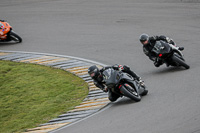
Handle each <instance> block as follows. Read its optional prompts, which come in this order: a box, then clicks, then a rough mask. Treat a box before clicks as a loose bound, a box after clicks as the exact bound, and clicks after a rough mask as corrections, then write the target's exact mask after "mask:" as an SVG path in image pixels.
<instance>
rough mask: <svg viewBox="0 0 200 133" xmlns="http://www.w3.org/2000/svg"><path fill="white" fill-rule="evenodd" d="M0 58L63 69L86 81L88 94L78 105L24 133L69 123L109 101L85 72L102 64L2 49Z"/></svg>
mask: <svg viewBox="0 0 200 133" xmlns="http://www.w3.org/2000/svg"><path fill="white" fill-rule="evenodd" d="M0 60H9V61H14V62H23V63H33V64H39V65H45V66H51V67H54V68H58V69H63V70H65V71H68V72H70V73H72V74H75V75H76V76H78V77H80V78H82V79H83V80H84V81H85V82H87V83H88V88H89V94H88V96H87V97H86V98H85V99H84V100H83V102H82V103H81V104H80V105H78V106H76V107H75V108H74V109H72V110H70V111H68V112H66V113H65V114H62V115H60V116H58V117H57V118H55V119H52V120H50V121H49V122H47V123H44V124H40V125H39V126H38V127H36V128H32V129H27V130H26V133H44V132H50V131H53V130H55V129H58V128H61V127H63V126H66V125H70V124H72V123H74V122H77V121H80V120H81V119H83V118H86V117H89V116H90V115H92V114H94V113H96V112H98V111H99V110H101V109H102V108H104V107H105V106H107V105H108V104H109V103H110V101H109V100H108V97H107V94H106V93H104V92H102V90H100V89H99V88H97V87H96V86H95V85H94V83H93V80H92V79H91V78H90V76H89V75H88V73H87V70H88V68H89V67H90V66H91V65H97V66H98V67H99V68H101V67H103V66H105V65H104V64H101V63H98V62H95V61H91V60H87V59H83V58H77V57H73V56H64V55H56V54H46V53H34V52H21V51H2V50H0Z"/></svg>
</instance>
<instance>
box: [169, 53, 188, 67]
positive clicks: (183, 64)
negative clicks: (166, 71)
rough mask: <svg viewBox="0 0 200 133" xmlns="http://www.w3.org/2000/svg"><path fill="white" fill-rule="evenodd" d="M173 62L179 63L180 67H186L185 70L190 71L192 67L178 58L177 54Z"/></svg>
mask: <svg viewBox="0 0 200 133" xmlns="http://www.w3.org/2000/svg"><path fill="white" fill-rule="evenodd" d="M172 60H173V61H174V62H176V63H178V64H179V65H180V66H183V67H185V69H189V68H190V66H189V65H188V64H186V63H185V61H184V60H181V59H180V58H179V57H178V56H176V55H175V54H174V55H173V56H172Z"/></svg>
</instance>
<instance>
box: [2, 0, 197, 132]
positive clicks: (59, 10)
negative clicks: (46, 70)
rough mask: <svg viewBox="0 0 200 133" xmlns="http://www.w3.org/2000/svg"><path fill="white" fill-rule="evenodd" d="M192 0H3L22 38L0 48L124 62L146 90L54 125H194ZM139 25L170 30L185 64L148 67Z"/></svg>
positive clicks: (141, 128)
mask: <svg viewBox="0 0 200 133" xmlns="http://www.w3.org/2000/svg"><path fill="white" fill-rule="evenodd" d="M199 11H200V1H199V0H18V1H16V0H7V1H3V2H2V1H1V3H0V16H1V18H0V19H5V20H7V21H8V22H9V23H10V24H11V25H12V26H13V29H14V31H15V32H16V33H18V34H19V35H20V36H21V37H22V38H23V43H21V44H13V43H0V50H9V51H27V52H41V53H51V54H61V55H69V56H75V57H81V58H85V59H90V60H94V61H98V62H101V63H104V64H108V65H112V64H115V63H118V64H126V65H129V66H130V67H131V68H132V69H133V70H134V71H135V72H136V73H138V74H139V75H140V76H141V77H142V79H143V80H145V83H146V85H147V87H148V89H149V94H148V95H147V96H145V97H143V99H142V100H141V102H138V103H135V102H133V101H131V100H129V99H126V98H123V99H120V100H118V101H116V102H114V103H112V104H111V105H110V106H108V107H107V108H106V109H105V110H103V111H101V112H99V113H98V114H96V115H93V116H92V117H89V118H87V119H84V120H82V121H80V122H78V123H75V124H73V125H71V126H66V127H63V128H61V129H59V130H56V131H54V132H55V133H65V132H70V133H79V132H85V133H86V132H87V133H102V132H105V133H106V132H115V133H122V132H126V133H127V132H139V133H199V132H200V127H199V125H200V111H199V110H200V104H199V101H200V88H199V85H200V83H199V79H200V61H199V59H200V54H199V49H200V45H199V42H200V37H199V33H200V12H199ZM141 33H147V34H150V35H161V34H164V35H167V36H169V37H172V38H173V39H174V41H175V42H176V43H177V45H179V46H184V47H185V50H184V51H183V53H184V55H185V59H186V62H187V63H188V64H190V66H191V68H190V69H189V70H184V69H181V68H173V67H169V68H167V67H166V66H164V65H163V66H161V67H160V68H155V67H154V66H153V63H152V62H151V61H150V60H149V59H148V58H147V57H146V56H145V55H144V54H143V52H142V46H141V45H140V43H139V41H138V37H139V35H140V34H141Z"/></svg>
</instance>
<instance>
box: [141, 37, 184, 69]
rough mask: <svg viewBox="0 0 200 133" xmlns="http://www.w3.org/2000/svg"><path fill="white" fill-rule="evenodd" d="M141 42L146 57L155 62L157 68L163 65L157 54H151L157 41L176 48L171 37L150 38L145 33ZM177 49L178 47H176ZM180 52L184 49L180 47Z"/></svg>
mask: <svg viewBox="0 0 200 133" xmlns="http://www.w3.org/2000/svg"><path fill="white" fill-rule="evenodd" d="M139 40H140V42H141V43H142V44H143V52H144V53H145V55H147V56H148V57H149V59H150V60H152V61H154V65H155V66H156V67H159V66H160V65H162V64H163V62H162V61H161V60H159V59H158V58H156V55H155V53H153V52H151V51H152V49H153V47H154V45H155V43H156V41H160V40H162V41H165V42H167V43H169V44H172V45H174V46H176V43H175V42H174V41H173V40H172V39H171V38H169V37H166V36H164V35H161V36H149V35H147V34H145V33H143V34H141V35H140V38H139ZM176 47H177V46H176ZM178 49H179V50H181V51H183V50H184V47H178Z"/></svg>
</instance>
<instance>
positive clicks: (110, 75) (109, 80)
mask: <svg viewBox="0 0 200 133" xmlns="http://www.w3.org/2000/svg"><path fill="white" fill-rule="evenodd" d="M117 73H118V72H117V71H116V70H114V69H112V68H109V69H106V70H105V71H104V72H103V80H104V82H105V84H106V86H107V87H109V88H113V87H114V86H115V85H116V84H117V82H118V80H117V79H119V78H117V77H118V76H117Z"/></svg>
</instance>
